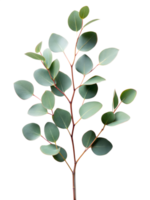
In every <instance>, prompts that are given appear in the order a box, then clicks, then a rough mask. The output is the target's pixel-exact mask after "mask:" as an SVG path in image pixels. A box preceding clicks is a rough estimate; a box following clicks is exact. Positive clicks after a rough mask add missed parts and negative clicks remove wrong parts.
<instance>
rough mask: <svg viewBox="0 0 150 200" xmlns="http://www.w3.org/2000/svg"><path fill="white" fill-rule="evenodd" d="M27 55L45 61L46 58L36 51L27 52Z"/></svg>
mask: <svg viewBox="0 0 150 200" xmlns="http://www.w3.org/2000/svg"><path fill="white" fill-rule="evenodd" d="M25 55H26V56H29V57H30V58H33V59H35V60H42V61H45V58H44V57H43V56H41V55H39V54H36V53H32V52H28V53H25Z"/></svg>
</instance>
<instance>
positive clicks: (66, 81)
mask: <svg viewBox="0 0 150 200" xmlns="http://www.w3.org/2000/svg"><path fill="white" fill-rule="evenodd" d="M55 81H56V83H57V84H56V86H57V87H58V88H59V89H60V90H61V91H62V92H65V91H66V90H67V89H69V88H70V86H71V83H72V82H71V79H70V78H69V76H67V75H66V74H64V73H62V72H59V73H58V75H57V77H56V79H55ZM51 89H52V92H53V93H54V94H55V95H57V96H60V97H61V96H63V94H62V93H61V92H60V91H59V90H57V88H56V87H54V86H52V87H51Z"/></svg>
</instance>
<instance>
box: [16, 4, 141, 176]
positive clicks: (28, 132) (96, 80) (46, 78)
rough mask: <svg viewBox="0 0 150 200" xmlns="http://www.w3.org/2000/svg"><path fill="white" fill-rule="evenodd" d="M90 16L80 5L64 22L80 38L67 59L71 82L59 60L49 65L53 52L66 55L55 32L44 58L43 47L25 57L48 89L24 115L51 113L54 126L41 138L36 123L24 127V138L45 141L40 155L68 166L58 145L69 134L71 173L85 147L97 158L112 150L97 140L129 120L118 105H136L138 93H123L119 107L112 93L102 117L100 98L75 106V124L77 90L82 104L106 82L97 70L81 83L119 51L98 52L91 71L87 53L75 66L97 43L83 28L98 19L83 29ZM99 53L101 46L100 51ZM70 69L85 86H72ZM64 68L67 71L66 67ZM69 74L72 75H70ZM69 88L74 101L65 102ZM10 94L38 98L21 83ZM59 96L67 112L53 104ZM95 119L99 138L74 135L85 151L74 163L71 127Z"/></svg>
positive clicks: (62, 40)
mask: <svg viewBox="0 0 150 200" xmlns="http://www.w3.org/2000/svg"><path fill="white" fill-rule="evenodd" d="M89 11H90V10H89V8H88V6H84V7H83V8H81V9H80V11H73V12H72V13H71V14H70V15H69V18H68V25H69V28H70V29H71V30H72V31H76V32H78V31H79V35H78V38H77V41H76V45H75V52H74V60H73V63H71V62H70V61H69V59H68V58H67V59H68V61H69V64H70V67H71V74H72V76H71V78H70V77H69V76H68V75H67V74H64V73H63V72H62V71H60V62H59V60H58V59H56V60H53V55H52V52H54V53H59V52H63V53H64V54H65V52H64V51H65V49H66V48H67V45H68V41H67V40H66V39H65V38H64V37H62V36H61V35H59V34H56V33H52V34H51V35H50V38H49V41H48V45H49V47H48V48H47V49H45V50H44V51H43V54H42V53H41V49H42V42H40V43H39V44H38V45H37V46H36V47H35V52H28V53H26V55H27V56H28V57H30V58H32V59H35V60H38V61H40V62H41V64H42V66H43V68H41V69H37V70H36V71H35V72H34V78H35V80H36V81H37V82H38V83H39V84H40V85H42V86H47V88H46V91H45V92H43V94H41V98H38V97H37V98H38V99H39V100H40V101H41V102H40V103H37V104H35V105H33V106H31V108H30V109H29V111H28V114H29V115H31V116H43V115H46V114H49V115H51V117H52V118H49V120H51V121H52V122H49V121H48V122H46V124H45V127H44V132H45V138H44V136H42V134H41V128H40V126H39V125H38V124H36V123H30V124H27V125H25V126H24V127H23V129H22V132H23V135H24V137H25V138H26V139H27V140H35V139H37V138H39V137H41V138H44V139H45V140H46V141H47V142H48V145H42V146H41V147H40V150H41V151H42V152H43V153H44V154H45V155H51V156H53V158H54V159H55V160H56V161H58V162H63V161H65V162H66V163H67V161H66V159H67V152H66V150H65V149H64V148H62V147H60V146H59V145H57V144H56V143H57V141H58V139H59V137H63V134H65V133H61V132H62V129H67V131H68V132H69V134H70V136H71V141H72V145H73V152H74V169H71V167H70V166H69V164H68V163H67V165H68V166H69V168H70V169H71V171H72V172H73V174H75V168H76V164H77V162H78V161H79V160H80V158H81V157H82V156H83V155H84V153H85V152H86V151H87V150H88V149H89V148H91V150H92V152H93V153H94V154H95V155H98V156H102V155H105V154H107V153H109V152H110V151H111V149H112V147H113V146H112V144H111V142H109V141H108V140H107V139H105V138H102V137H99V135H100V134H101V132H102V131H103V130H104V128H105V127H106V126H109V127H111V126H116V125H119V124H121V123H124V122H126V121H128V120H129V119H130V117H129V115H127V114H126V113H124V112H122V111H119V112H118V111H117V109H118V108H119V106H120V104H121V103H124V104H130V103H131V102H132V101H133V100H134V98H135V96H136V94H137V92H136V90H134V89H127V90H124V91H123V92H122V93H121V95H120V102H119V98H118V95H117V92H116V90H115V91H114V94H113V98H112V100H111V101H112V109H113V110H112V111H108V112H106V113H104V114H103V115H102V116H101V117H100V116H99V111H100V110H101V109H102V103H100V102H99V101H101V96H98V101H88V102H86V103H84V101H83V104H82V105H79V106H77V105H75V102H74V106H75V111H76V110H79V116H80V119H79V120H78V121H77V122H76V123H75V119H74V116H73V112H74V111H73V106H72V103H73V99H74V96H75V92H76V90H78V91H79V94H80V95H81V97H82V98H83V99H84V100H87V99H91V98H93V97H95V96H96V94H97V93H98V89H99V84H100V85H102V84H101V82H103V81H105V78H102V77H101V76H99V74H100V73H101V71H97V73H98V75H94V76H91V78H89V77H88V79H87V80H86V81H84V78H85V77H86V76H87V75H89V74H90V73H91V72H92V71H93V70H95V69H96V68H97V67H99V66H101V67H99V70H101V69H102V68H103V67H105V65H108V64H110V63H111V62H112V61H113V60H114V59H115V58H116V56H117V55H118V52H119V50H118V49H117V48H112V47H111V48H108V47H106V48H105V49H104V50H101V52H100V53H99V52H98V54H97V57H98V59H97V62H98V64H97V65H96V67H94V68H93V61H92V60H91V58H90V57H89V56H88V55H86V54H83V55H82V56H80V57H79V58H78V60H77V61H75V60H76V57H77V54H78V53H79V52H80V51H82V52H88V51H90V50H92V49H93V48H94V47H95V45H96V44H97V41H98V36H97V33H95V32H93V31H88V32H83V31H84V28H85V27H86V26H87V25H90V24H91V23H92V22H95V21H97V20H98V19H93V20H91V21H89V22H88V23H86V24H84V19H85V18H86V17H88V15H89ZM51 29H52V27H51ZM43 30H44V29H43ZM100 48H101V47H100V46H99V49H100ZM77 50H78V52H77ZM65 56H66V54H65ZM74 66H75V68H76V70H77V72H79V73H80V75H79V78H80V76H81V75H82V76H83V81H82V82H81V84H80V85H79V86H78V87H75V84H76V83H75V82H74V75H73V71H74ZM63 67H66V65H65V66H63ZM63 67H62V70H63ZM110 67H111V66H110ZM108 68H109V66H108ZM108 68H107V69H108ZM68 70H69V68H68ZM68 74H70V72H69V73H68ZM104 84H105V82H104ZM71 86H73V94H72V97H71V98H69V97H68V96H67V94H66V92H67V90H68V89H69V88H70V87H71ZM14 89H15V92H16V94H17V95H18V96H19V97H20V98H21V99H23V100H26V99H29V98H30V97H32V96H34V97H36V95H35V94H34V87H33V85H32V84H31V83H30V82H28V81H25V80H19V81H17V82H15V83H14ZM107 92H108V91H107V90H105V93H103V94H102V95H103V96H105V95H106V93H107ZM59 97H65V98H66V99H67V100H68V103H69V107H70V111H69V107H67V108H65V107H64V105H62V104H61V103H60V108H57V107H56V105H58V102H57V104H55V99H57V100H59ZM57 100H56V101H57ZM106 101H107V102H110V100H109V99H106ZM104 103H105V102H103V104H104ZM116 111H117V112H116ZM96 113H97V114H96ZM95 114H96V115H95ZM93 115H95V117H96V118H95V121H97V123H98V124H97V127H99V126H100V118H101V122H102V124H103V128H102V129H101V130H100V132H99V133H98V134H96V133H95V132H94V131H93V130H86V133H84V134H82V133H81V132H78V135H81V137H82V135H83V137H82V143H83V146H84V147H85V148H86V149H85V151H84V152H83V154H81V156H80V157H79V159H78V160H75V147H77V146H74V140H73V134H74V128H75V126H76V125H77V123H78V122H79V121H80V120H81V119H88V118H90V117H91V116H93ZM49 117H50V116H49ZM43 119H44V118H43ZM45 119H46V116H45ZM71 122H72V123H71ZM87 123H90V119H89V120H88V122H87ZM70 124H72V131H70V130H69V129H70ZM91 125H92V124H91ZM59 128H60V130H59ZM85 129H86V127H85ZM111 134H112V133H111ZM69 153H70V152H69Z"/></svg>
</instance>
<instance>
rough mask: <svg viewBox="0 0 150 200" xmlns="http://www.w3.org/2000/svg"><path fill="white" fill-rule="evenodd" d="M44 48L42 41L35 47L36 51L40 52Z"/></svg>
mask: <svg viewBox="0 0 150 200" xmlns="http://www.w3.org/2000/svg"><path fill="white" fill-rule="evenodd" d="M41 48H42V42H40V43H39V44H38V45H37V46H36V47H35V52H36V53H39V52H40V51H41Z"/></svg>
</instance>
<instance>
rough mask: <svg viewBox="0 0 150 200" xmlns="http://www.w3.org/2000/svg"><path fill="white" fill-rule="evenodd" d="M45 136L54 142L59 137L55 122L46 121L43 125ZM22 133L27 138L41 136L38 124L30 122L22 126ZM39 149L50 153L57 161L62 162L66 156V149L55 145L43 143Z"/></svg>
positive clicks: (47, 153) (32, 138)
mask: <svg viewBox="0 0 150 200" xmlns="http://www.w3.org/2000/svg"><path fill="white" fill-rule="evenodd" d="M44 130H45V136H46V139H47V140H48V141H51V142H56V141H57V140H58V138H59V130H58V128H57V127H56V126H55V124H53V123H51V122H48V123H47V124H46V125H45V129H44ZM22 132H23V135H24V137H25V138H26V139H27V140H35V139H37V138H39V137H40V136H41V130H40V127H39V125H38V124H35V123H30V124H27V125H26V126H24V127H23V129H22ZM40 149H41V151H42V152H43V153H44V154H46V155H52V156H53V157H54V159H55V160H57V161H58V162H63V161H64V160H65V159H66V158H67V153H66V151H65V150H64V149H63V148H62V147H60V146H57V145H54V144H50V145H43V146H41V148H40Z"/></svg>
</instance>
